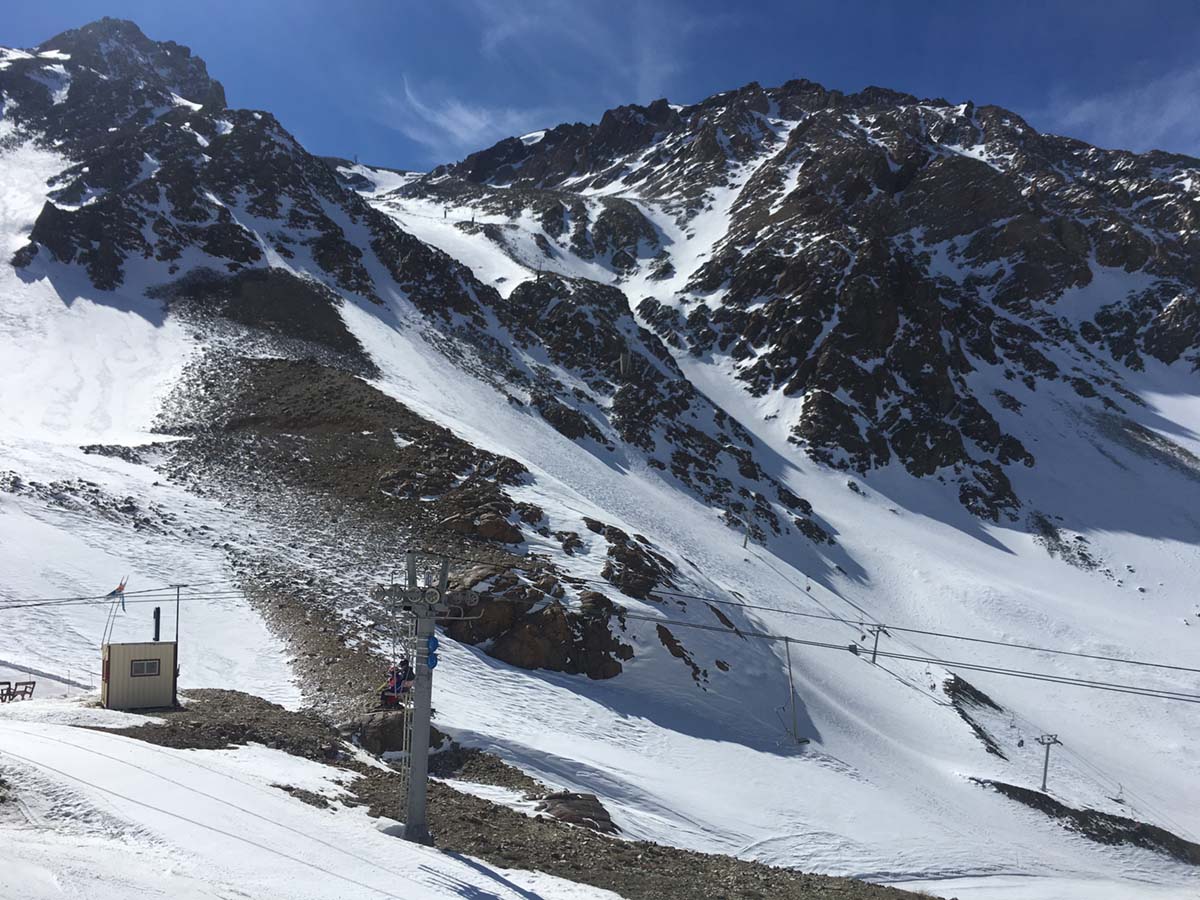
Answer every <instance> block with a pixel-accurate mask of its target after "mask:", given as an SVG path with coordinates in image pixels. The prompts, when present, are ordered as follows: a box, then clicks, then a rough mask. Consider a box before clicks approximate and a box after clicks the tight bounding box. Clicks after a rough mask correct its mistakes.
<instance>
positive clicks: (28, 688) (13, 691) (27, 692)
mask: <svg viewBox="0 0 1200 900" xmlns="http://www.w3.org/2000/svg"><path fill="white" fill-rule="evenodd" d="M35 687H37V682H36V681H18V682H17V683H16V684H14V685H13V686H12V687H11V688H10V689H9V692H8V699H9V700H10V701H12V700H32V699H33V689H34V688H35Z"/></svg>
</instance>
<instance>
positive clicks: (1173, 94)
mask: <svg viewBox="0 0 1200 900" xmlns="http://www.w3.org/2000/svg"><path fill="white" fill-rule="evenodd" d="M1039 118H1041V119H1042V123H1044V126H1045V127H1046V129H1047V130H1050V131H1054V132H1057V133H1059V134H1065V135H1070V136H1072V137H1078V138H1081V139H1083V140H1086V141H1088V142H1089V143H1093V144H1098V145H1099V146H1102V147H1113V148H1119V149H1125V150H1135V151H1139V152H1140V151H1144V150H1152V149H1158V150H1170V151H1174V152H1176V153H1187V154H1191V155H1193V156H1200V65H1195V66H1191V67H1188V68H1184V69H1180V70H1178V71H1175V72H1171V73H1169V74H1167V75H1162V76H1160V77H1158V78H1154V79H1151V80H1149V81H1146V82H1145V83H1142V84H1138V85H1131V86H1129V87H1125V88H1121V89H1119V90H1114V91H1109V92H1106V93H1102V94H1097V95H1094V96H1090V97H1078V96H1071V95H1067V94H1063V93H1059V94H1057V95H1056V96H1054V97H1053V98H1052V100H1051V102H1050V104H1049V106H1048V107H1047V109H1046V110H1044V111H1043V112H1042V114H1041V115H1040V116H1039Z"/></svg>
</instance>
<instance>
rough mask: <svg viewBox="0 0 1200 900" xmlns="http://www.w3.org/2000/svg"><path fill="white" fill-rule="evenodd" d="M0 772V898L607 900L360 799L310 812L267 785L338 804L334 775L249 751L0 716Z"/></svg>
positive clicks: (339, 781)
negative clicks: (413, 836)
mask: <svg viewBox="0 0 1200 900" xmlns="http://www.w3.org/2000/svg"><path fill="white" fill-rule="evenodd" d="M0 775H2V776H3V778H4V779H5V781H7V782H8V784H9V785H10V789H12V790H14V791H15V794H16V800H17V803H16V805H17V806H18V809H19V812H18V813H17V814H16V816H15V819H16V820H15V821H14V820H13V818H14V815H13V813H5V814H3V818H0V822H3V824H4V825H5V826H6V827H4V833H5V840H4V841H3V842H0V896H4V897H22V898H28V900H49V898H60V897H72V898H80V900H83V898H86V900H125V898H128V897H134V896H171V897H179V898H201V897H205V898H208V897H214V896H222V897H234V896H239V897H262V898H280V900H285V898H286V900H309V898H311V900H326V898H329V897H349V896H354V897H362V898H368V897H391V898H403V900H426V898H443V897H454V898H461V897H463V896H470V897H480V898H495V900H501V898H503V900H509V898H512V900H527V898H530V897H544V898H547V900H592V898H595V900H603V898H615V897H617V895H616V894H613V893H611V892H609V891H602V890H598V889H595V888H587V887H583V886H580V885H577V884H574V883H572V882H566V881H562V880H561V879H557V878H553V877H551V876H548V875H543V874H541V873H534V872H523V871H512V870H505V869H497V868H494V867H491V866H488V865H486V864H484V863H482V862H479V861H477V860H473V859H470V858H467V857H457V856H449V855H446V854H443V853H439V852H438V851H436V850H434V849H432V848H427V847H421V846H418V845H415V844H410V843H408V842H406V841H403V840H400V839H398V838H397V837H395V836H393V835H391V834H387V833H384V832H383V831H380V830H379V828H381V827H383V825H386V824H388V823H387V820H380V823H381V824H379V825H376V824H375V823H373V822H372V821H371V820H370V819H368V818H367V815H366V813H365V812H364V811H363V810H362V809H355V808H345V807H341V806H340V805H338V804H336V803H335V805H334V807H333V808H332V809H317V808H316V807H313V806H310V805H308V804H306V803H304V802H302V801H301V800H298V799H296V798H294V797H292V796H290V795H289V794H287V793H285V792H284V791H283V790H281V789H280V788H278V787H274V786H273V785H289V786H294V787H297V788H302V789H304V790H307V791H312V792H314V793H318V794H321V795H322V796H325V797H327V798H329V799H330V800H333V801H336V800H337V798H338V797H339V796H340V795H341V794H342V793H343V791H344V788H343V784H344V780H345V778H346V773H345V772H344V771H341V770H337V769H332V768H329V767H327V766H323V765H320V764H318V763H314V762H310V761H307V760H302V759H299V758H297V757H293V756H289V755H288V754H286V753H283V752H281V751H277V750H270V749H267V748H265V747H261V746H248V747H241V748H238V749H236V750H219V751H205V750H173V749H168V748H163V747H157V746H154V745H151V744H146V743H144V742H141V741H138V740H134V739H131V738H125V737H120V736H117V735H111V734H104V733H101V732H97V731H91V730H85V729H80V728H75V727H71V726H68V725H62V724H46V723H42V722H33V721H21V722H17V721H13V720H12V719H10V718H8V717H7V716H6V715H4V714H3V713H0ZM390 824H391V825H392V826H393V827H394V826H395V825H396V823H390Z"/></svg>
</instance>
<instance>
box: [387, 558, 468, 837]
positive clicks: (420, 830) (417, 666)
mask: <svg viewBox="0 0 1200 900" xmlns="http://www.w3.org/2000/svg"><path fill="white" fill-rule="evenodd" d="M421 561H422V562H423V563H427V564H428V563H430V562H432V564H433V568H434V569H435V570H436V573H437V576H436V577H437V585H436V586H434V585H433V584H431V582H432V581H433V580H434V579H433V577H430V576H427V577H426V578H425V582H426V584H425V586H424V587H419V586H418V583H417V582H418V579H417V563H418V558H417V554H416V553H413V552H411V551H410V552H408V553H406V554H405V569H406V571H407V578H406V582H407V584H405V585H388V586H381V587H379V588H377V589H376V590H375V591H374V592H373V594H374V596H375V597H376V598H377V599H380V600H386V601H390V602H391V604H392V609H393V611H394V612H395V613H396V615H397V616H398V618H399V630H400V632H401V634H402V635H403V636H404V640H403V642H404V644H405V649H406V651H407V652H408V654H409V659H410V660H411V662H412V666H413V672H414V675H415V679H414V681H413V688H412V700H411V703H412V706H411V708H408V709H406V710H405V716H404V731H405V734H404V746H405V748H406V749H407V750H408V753H406V754H405V755H404V759H403V760H402V766H403V771H402V775H403V776H404V777H403V781H404V794H405V797H404V798H403V799H402V801H401V803H402V806H403V807H404V837H405V839H406V840H410V841H415V842H417V843H419V844H428V843H431V842H432V839H431V838H430V835H429V822H428V820H427V817H426V802H425V801H426V793H427V790H428V777H429V720H430V716H431V713H432V708H433V670H434V669H435V668H437V664H438V657H437V648H438V639H437V636H436V635H435V634H434V624H435V623H436V622H437V621H440V620H450V619H475V618H479V616H478V615H472V614H468V610H469V609H470V608H471V607H474V606H475V605H476V604H477V603H478V602H479V597H478V595H476V594H475V593H474V592H472V591H450V589H449V579H450V562H449V560H447V559H445V558H444V557H437V558H435V559H433V560H430V559H428V558H425V559H422V560H421ZM427 571H428V570H427Z"/></svg>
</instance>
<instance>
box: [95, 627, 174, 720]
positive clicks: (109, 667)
mask: <svg viewBox="0 0 1200 900" xmlns="http://www.w3.org/2000/svg"><path fill="white" fill-rule="evenodd" d="M175 653H176V647H175V642H174V641H152V642H150V643H144V644H105V645H104V646H103V647H102V648H101V651H100V658H101V668H100V672H101V681H100V702H101V703H102V704H104V707H105V709H155V708H158V709H161V708H163V707H168V706H174V705H175V666H176V658H175Z"/></svg>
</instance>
